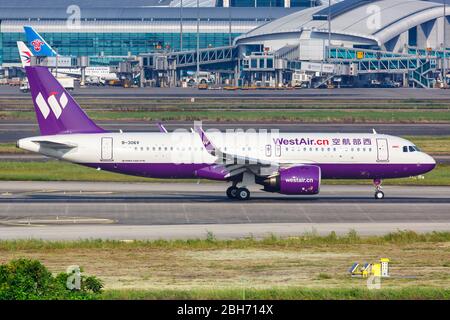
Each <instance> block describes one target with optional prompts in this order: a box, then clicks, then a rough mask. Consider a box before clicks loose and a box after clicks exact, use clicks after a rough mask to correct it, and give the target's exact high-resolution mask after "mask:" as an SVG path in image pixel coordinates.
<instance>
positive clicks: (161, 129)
mask: <svg viewBox="0 0 450 320" xmlns="http://www.w3.org/2000/svg"><path fill="white" fill-rule="evenodd" d="M156 125H157V126H158V128H159V131H161V133H167V132H169V131H167V129H166V127H164V125H163V124H162V123H161V122H157V123H156Z"/></svg>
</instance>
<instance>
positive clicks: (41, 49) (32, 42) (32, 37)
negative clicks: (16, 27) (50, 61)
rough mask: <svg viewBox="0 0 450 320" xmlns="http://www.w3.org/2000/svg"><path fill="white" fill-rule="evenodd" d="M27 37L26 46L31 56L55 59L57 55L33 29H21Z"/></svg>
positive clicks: (26, 27)
mask: <svg viewBox="0 0 450 320" xmlns="http://www.w3.org/2000/svg"><path fill="white" fill-rule="evenodd" d="M23 28H24V30H25V34H26V37H27V44H28V46H29V47H30V49H31V52H32V53H33V55H35V56H38V57H42V56H44V57H56V56H57V53H56V51H55V50H53V48H52V47H50V45H49V44H48V43H47V42H46V41H45V40H44V38H42V37H41V35H40V34H39V33H37V32H36V30H34V28H33V27H29V26H25V27H23Z"/></svg>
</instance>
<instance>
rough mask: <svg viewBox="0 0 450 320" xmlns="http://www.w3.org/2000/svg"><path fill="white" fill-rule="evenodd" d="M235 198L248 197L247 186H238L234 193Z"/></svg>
mask: <svg viewBox="0 0 450 320" xmlns="http://www.w3.org/2000/svg"><path fill="white" fill-rule="evenodd" d="M236 199H238V200H248V199H250V191H249V190H248V189H247V188H239V189H238V191H237V193H236Z"/></svg>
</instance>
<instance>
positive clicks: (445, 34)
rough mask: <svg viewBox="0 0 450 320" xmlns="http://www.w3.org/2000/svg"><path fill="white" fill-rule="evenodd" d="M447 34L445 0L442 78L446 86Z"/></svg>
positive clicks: (445, 0) (445, 3)
mask: <svg viewBox="0 0 450 320" xmlns="http://www.w3.org/2000/svg"><path fill="white" fill-rule="evenodd" d="M446 36H447V0H444V40H443V47H444V59H443V61H442V80H443V82H444V83H443V85H444V88H446V87H447V42H446Z"/></svg>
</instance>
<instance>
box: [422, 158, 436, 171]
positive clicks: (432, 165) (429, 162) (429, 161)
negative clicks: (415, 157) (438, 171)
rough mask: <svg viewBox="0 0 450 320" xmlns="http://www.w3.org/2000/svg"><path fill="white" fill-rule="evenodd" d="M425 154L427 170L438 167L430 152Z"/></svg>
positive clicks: (424, 162) (424, 163) (424, 164)
mask: <svg viewBox="0 0 450 320" xmlns="http://www.w3.org/2000/svg"><path fill="white" fill-rule="evenodd" d="M424 156H425V159H424V161H423V166H424V167H425V168H426V170H427V172H428V171H431V170H433V169H434V168H435V167H436V160H434V158H433V157H432V156H430V155H428V154H424Z"/></svg>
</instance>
